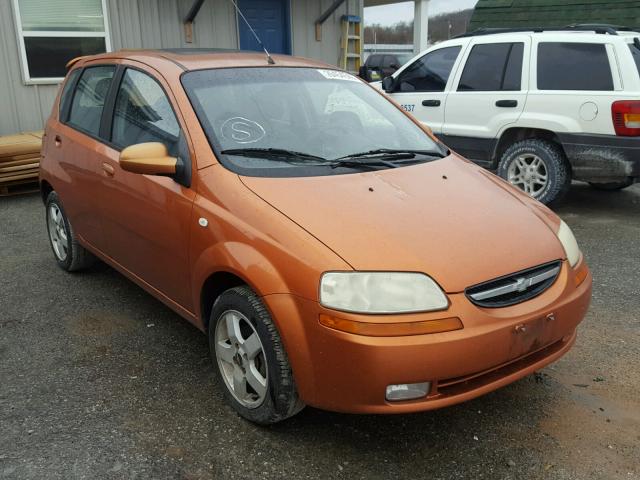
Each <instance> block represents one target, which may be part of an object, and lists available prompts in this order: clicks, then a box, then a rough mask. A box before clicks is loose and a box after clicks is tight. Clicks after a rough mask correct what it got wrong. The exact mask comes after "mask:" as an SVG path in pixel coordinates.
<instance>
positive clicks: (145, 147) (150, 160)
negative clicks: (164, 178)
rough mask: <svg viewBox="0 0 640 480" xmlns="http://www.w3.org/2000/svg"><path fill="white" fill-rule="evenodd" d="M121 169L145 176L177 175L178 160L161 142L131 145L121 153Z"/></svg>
mask: <svg viewBox="0 0 640 480" xmlns="http://www.w3.org/2000/svg"><path fill="white" fill-rule="evenodd" d="M120 168H122V169H123V170H126V171H127V172H131V173H140V174H143V175H175V174H176V171H177V169H178V159H177V158H176V157H171V156H169V151H168V150H167V147H166V145H164V144H163V143H160V142H148V143H138V144H136V145H130V146H128V147H127V148H125V149H124V150H122V152H120Z"/></svg>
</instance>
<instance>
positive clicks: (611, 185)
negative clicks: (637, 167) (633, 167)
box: [589, 177, 633, 191]
mask: <svg viewBox="0 0 640 480" xmlns="http://www.w3.org/2000/svg"><path fill="white" fill-rule="evenodd" d="M589 185H591V186H592V187H593V188H596V189H598V190H609V191H613V190H622V189H623V188H627V187H630V186H631V185H633V178H632V177H627V178H626V179H625V180H624V181H622V182H606V183H598V182H589Z"/></svg>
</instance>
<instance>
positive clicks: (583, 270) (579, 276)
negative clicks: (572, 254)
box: [575, 260, 589, 287]
mask: <svg viewBox="0 0 640 480" xmlns="http://www.w3.org/2000/svg"><path fill="white" fill-rule="evenodd" d="M587 275H589V267H587V262H585V261H584V260H582V262H580V264H579V265H578V268H577V269H576V270H575V279H576V287H577V286H578V285H580V284H582V282H584V280H585V278H587Z"/></svg>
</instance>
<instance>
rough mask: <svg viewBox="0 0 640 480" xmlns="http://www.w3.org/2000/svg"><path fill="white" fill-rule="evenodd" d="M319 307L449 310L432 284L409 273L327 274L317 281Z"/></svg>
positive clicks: (363, 310)
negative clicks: (320, 305)
mask: <svg viewBox="0 0 640 480" xmlns="http://www.w3.org/2000/svg"><path fill="white" fill-rule="evenodd" d="M320 303H321V304H322V305H323V306H325V307H327V308H332V309H335V310H343V311H347V312H357V313H409V312H426V311H430V310H443V309H445V308H447V307H448V306H449V301H448V300H447V297H446V296H445V294H444V293H443V292H442V290H441V289H440V287H439V286H438V285H437V284H436V282H434V281H433V280H432V279H431V278H429V277H428V276H426V275H425V274H423V273H409V272H327V273H325V274H323V275H322V278H321V280H320Z"/></svg>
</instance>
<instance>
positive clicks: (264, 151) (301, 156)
mask: <svg viewBox="0 0 640 480" xmlns="http://www.w3.org/2000/svg"><path fill="white" fill-rule="evenodd" d="M220 153H223V154H225V155H238V156H241V157H256V158H280V159H283V160H285V161H294V160H302V161H309V160H313V161H318V162H325V163H326V162H329V160H328V159H326V158H324V157H319V156H317V155H312V154H310V153H304V152H296V151H295V150H285V149H284V148H232V149H229V150H222V151H221V152H220Z"/></svg>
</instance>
